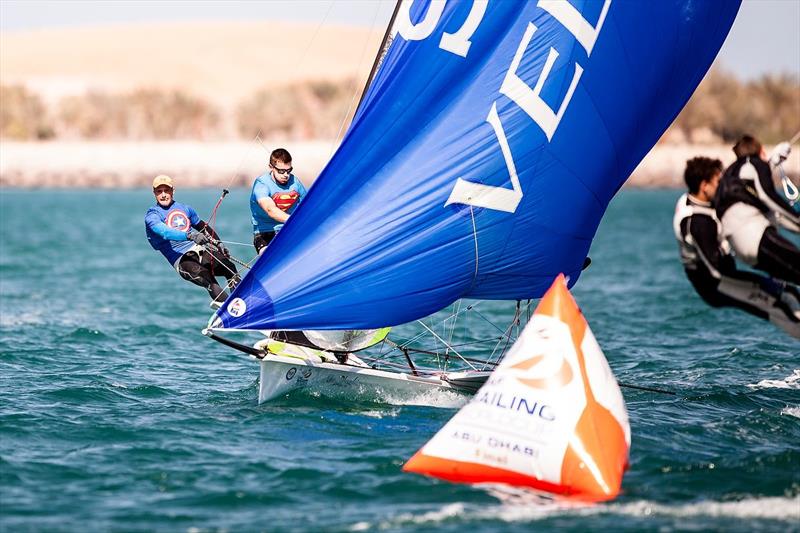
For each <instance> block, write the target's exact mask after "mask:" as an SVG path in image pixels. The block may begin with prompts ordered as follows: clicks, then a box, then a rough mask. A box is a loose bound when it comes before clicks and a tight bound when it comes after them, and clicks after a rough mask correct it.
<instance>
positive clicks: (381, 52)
mask: <svg viewBox="0 0 800 533" xmlns="http://www.w3.org/2000/svg"><path fill="white" fill-rule="evenodd" d="M401 3H402V0H397V2H395V4H394V11H393V12H392V18H391V19H389V25H388V26H386V32H385V33H384V34H383V40H382V41H381V46H380V48H378V54H377V55H376V56H375V61H374V62H373V63H372V69H371V70H370V72H369V76H368V77H367V83H365V84H364V89H363V90H362V91H361V98H359V99H358V105H357V106H356V111H358V108H360V107H361V103H362V102H363V101H364V97H365V96H366V95H367V90H369V86H370V85H372V80H373V79H375V73H376V72H377V71H378V67H380V65H381V63H383V59H384V58H385V57H386V53H387V52H388V51H389V46H391V33H392V28H393V27H394V21H395V20H396V19H397V13H399V12H400V4H401Z"/></svg>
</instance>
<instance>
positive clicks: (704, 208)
mask: <svg viewBox="0 0 800 533" xmlns="http://www.w3.org/2000/svg"><path fill="white" fill-rule="evenodd" d="M694 215H704V216H707V217H710V218H711V219H712V220H713V221H714V222H715V223H716V225H717V242H719V243H720V245H719V246H720V248H721V249H722V251H723V252H724V253H725V254H726V255H727V254H729V253H730V245H729V244H728V242H727V241H726V240H725V239H724V238H723V236H722V224H720V221H719V219H718V218H717V213H716V211H715V210H714V208H713V207H711V204H710V203H709V204H708V205H698V204H696V203H694V202H693V201H692V200H691V199H690V198H689V194H688V193H684V194H683V196H681V197H680V199H679V200H678V203H677V204H675V216H674V217H673V219H672V229H673V231H674V232H675V238H676V239H677V240H678V248H679V249H680V254H681V263H683V266H684V268H686V269H687V270H697V267H698V265H699V264H700V263H701V262H702V260H701V259H700V255H699V252H698V249H697V243H696V242H695V240H694V238H693V237H692V231H691V227H692V217H693V216H694ZM687 218H688V219H689V221H688V222H687V224H686V234H684V233H683V232H682V231H681V222H682V221H683V220H684V219H687ZM706 266H707V267H710V265H706ZM710 268H711V270H712V271H714V270H715V269H714V268H713V267H710Z"/></svg>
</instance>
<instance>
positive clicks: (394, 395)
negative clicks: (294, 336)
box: [258, 354, 489, 403]
mask: <svg viewBox="0 0 800 533" xmlns="http://www.w3.org/2000/svg"><path fill="white" fill-rule="evenodd" d="M259 365H260V367H261V371H260V376H259V378H260V379H259V389H258V403H262V402H266V401H269V400H272V399H275V398H278V397H281V396H285V395H286V394H289V393H290V392H293V391H297V390H301V389H307V390H309V391H313V392H314V393H318V394H322V395H324V396H329V397H330V396H333V397H342V398H355V397H365V396H366V397H369V395H374V396H376V397H380V398H386V399H390V400H391V401H409V400H413V399H414V398H417V397H419V396H421V395H423V394H425V393H428V392H433V391H451V392H454V393H466V394H469V393H472V392H474V391H475V390H477V389H478V387H480V385H481V384H482V383H483V382H484V381H485V380H486V377H487V376H488V375H489V373H488V372H454V373H449V374H446V373H443V374H442V375H441V376H424V377H423V376H414V375H412V374H410V373H403V372H392V371H386V370H377V369H374V368H369V367H365V366H363V367H362V366H354V365H349V364H346V365H344V364H339V363H327V362H315V361H313V360H309V359H300V358H296V357H284V356H280V355H274V354H269V355H267V356H265V357H264V358H263V359H260V360H259Z"/></svg>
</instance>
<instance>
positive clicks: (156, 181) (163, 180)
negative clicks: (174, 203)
mask: <svg viewBox="0 0 800 533" xmlns="http://www.w3.org/2000/svg"><path fill="white" fill-rule="evenodd" d="M159 185H166V186H167V187H169V188H170V189H174V187H173V185H172V178H170V177H169V176H167V175H166V174H159V175H158V176H156V177H155V178H153V188H154V189H156V188H158V186H159Z"/></svg>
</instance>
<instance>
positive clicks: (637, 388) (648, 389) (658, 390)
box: [617, 381, 678, 396]
mask: <svg viewBox="0 0 800 533" xmlns="http://www.w3.org/2000/svg"><path fill="white" fill-rule="evenodd" d="M617 384H618V385H619V386H620V387H625V388H627V389H636V390H643V391H647V392H657V393H658V394H667V395H669V396H677V395H678V393H677V392H673V391H670V390H664V389H657V388H655V387H644V386H642V385H631V384H630V383H622V382H621V381H618V382H617Z"/></svg>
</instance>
